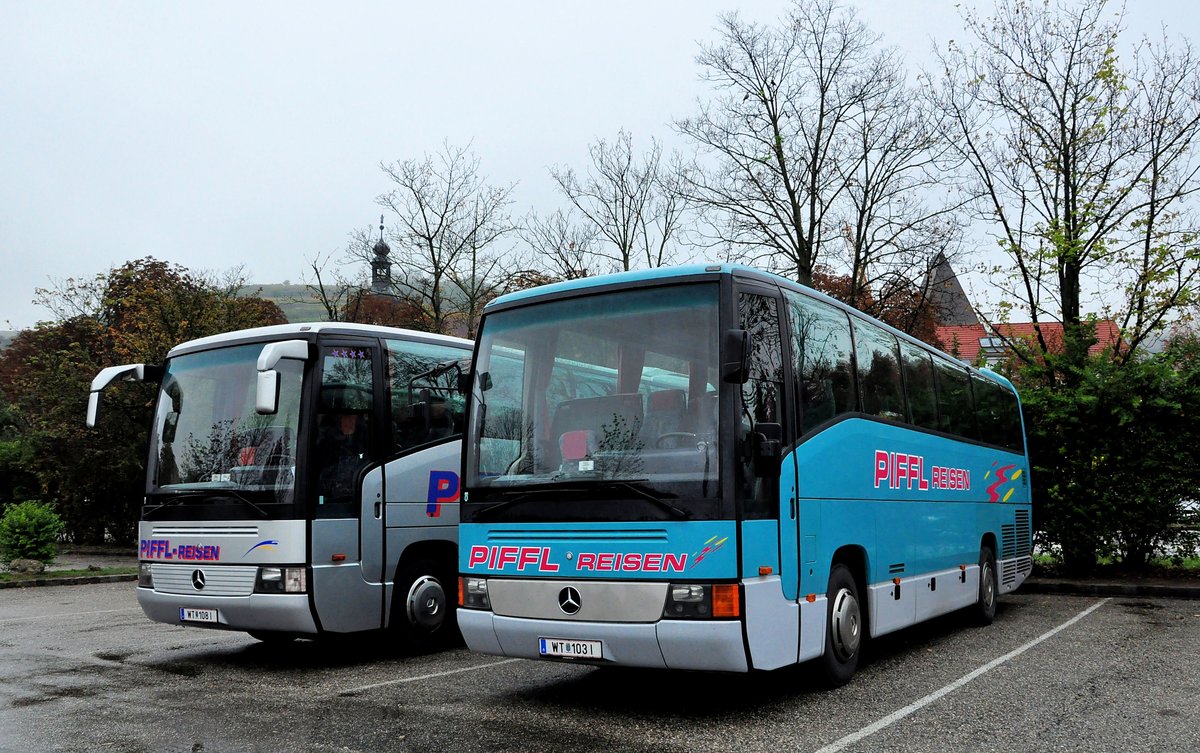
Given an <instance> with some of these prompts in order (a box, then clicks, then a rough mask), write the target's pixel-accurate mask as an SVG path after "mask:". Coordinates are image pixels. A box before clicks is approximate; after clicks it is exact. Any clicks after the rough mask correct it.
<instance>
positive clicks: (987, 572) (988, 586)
mask: <svg viewBox="0 0 1200 753" xmlns="http://www.w3.org/2000/svg"><path fill="white" fill-rule="evenodd" d="M979 577H980V578H981V579H982V580H981V581H980V583H979V603H981V604H982V605H983V608H984V609H986V610H988V611H991V609H992V605H993V604H995V603H996V571H995V570H993V569H992V563H991V562H985V563H983V567H982V569H981V572H980V576H979Z"/></svg>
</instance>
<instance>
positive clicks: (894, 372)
mask: <svg viewBox="0 0 1200 753" xmlns="http://www.w3.org/2000/svg"><path fill="white" fill-rule="evenodd" d="M854 343H855V352H856V354H857V356H858V390H859V393H860V394H861V395H862V410H863V413H867V414H869V415H872V416H879V417H880V418H889V419H892V420H893V421H904V420H905V418H906V415H907V411H906V410H905V408H904V389H903V386H902V385H901V383H900V356H899V344H898V343H897V342H896V337H895V336H894V335H892V334H891V333H889V332H885V331H884V330H882V329H880V328H879V327H876V326H875V325H873V324H869V323H867V322H863V321H856V322H855V323H854Z"/></svg>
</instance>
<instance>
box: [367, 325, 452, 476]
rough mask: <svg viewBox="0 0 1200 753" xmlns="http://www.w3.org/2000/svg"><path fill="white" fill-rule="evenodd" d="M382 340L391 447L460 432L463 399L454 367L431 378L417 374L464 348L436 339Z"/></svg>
mask: <svg viewBox="0 0 1200 753" xmlns="http://www.w3.org/2000/svg"><path fill="white" fill-rule="evenodd" d="M386 342H387V350H388V358H387V383H388V399H389V401H390V405H391V414H392V442H393V448H394V450H395V451H400V452H402V451H404V450H407V449H409V448H412V447H417V446H419V445H423V444H428V443H429V442H437V441H439V440H442V439H447V438H449V437H453V436H457V435H459V434H462V431H463V421H464V419H463V404H464V399H463V396H462V394H460V393H459V391H458V371H456V370H455V369H450V370H448V371H445V372H443V373H442V374H440V375H438V376H436V377H433V378H432V379H430V378H428V377H422V376H420V375H422V374H425V373H426V372H428V371H430V370H432V369H434V368H436V367H437V366H439V365H440V364H443V363H446V362H448V361H453V360H456V359H461V358H464V357H466V355H467V352H466V351H465V350H463V349H461V348H453V347H450V346H447V345H439V344H436V343H423V342H413V341H407V340H387V341H386Z"/></svg>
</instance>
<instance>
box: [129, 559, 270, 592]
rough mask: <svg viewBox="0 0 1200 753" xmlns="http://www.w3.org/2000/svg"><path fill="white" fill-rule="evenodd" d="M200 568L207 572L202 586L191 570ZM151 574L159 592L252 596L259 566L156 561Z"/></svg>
mask: <svg viewBox="0 0 1200 753" xmlns="http://www.w3.org/2000/svg"><path fill="white" fill-rule="evenodd" d="M197 570H199V571H200V572H202V573H203V574H204V587H203V588H196V586H195V585H194V582H193V575H192V574H193V573H195V572H196V571H197ZM150 575H151V577H153V578H154V590H155V591H158V592H159V593H168V594H191V595H192V596H199V595H204V596H249V595H250V594H251V593H253V592H254V580H255V577H256V576H257V575H258V568H257V567H240V566H230V565H210V566H206V567H195V566H192V565H162V564H159V563H157V562H156V563H154V564H153V565H151V566H150Z"/></svg>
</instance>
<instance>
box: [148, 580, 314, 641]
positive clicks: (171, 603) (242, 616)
mask: <svg viewBox="0 0 1200 753" xmlns="http://www.w3.org/2000/svg"><path fill="white" fill-rule="evenodd" d="M137 598H138V604H140V605H141V607H142V611H143V612H145V613H146V616H147V617H149V618H150V619H152V620H154V621H155V622H165V623H168V624H171V625H186V626H188V627H207V628H216V629H222V628H224V629H228V630H262V631H277V632H281V633H302V634H311V635H316V633H317V625H316V622H315V621H314V620H313V616H312V608H311V607H310V606H309V603H308V594H250V595H249V596H192V595H190V594H169V593H161V592H158V591H155V590H154V589H151V588H139V589H138V590H137ZM184 607H186V608H189V609H215V610H217V620H218V621H217V622H215V623H211V622H183V621H182V620H180V614H179V610H180V609H181V608H184Z"/></svg>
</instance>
